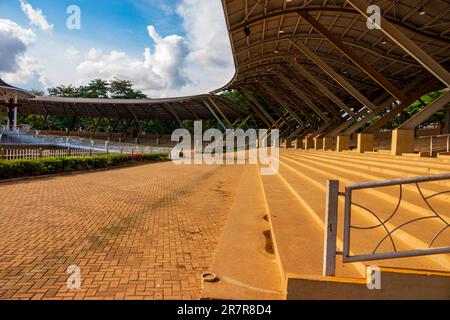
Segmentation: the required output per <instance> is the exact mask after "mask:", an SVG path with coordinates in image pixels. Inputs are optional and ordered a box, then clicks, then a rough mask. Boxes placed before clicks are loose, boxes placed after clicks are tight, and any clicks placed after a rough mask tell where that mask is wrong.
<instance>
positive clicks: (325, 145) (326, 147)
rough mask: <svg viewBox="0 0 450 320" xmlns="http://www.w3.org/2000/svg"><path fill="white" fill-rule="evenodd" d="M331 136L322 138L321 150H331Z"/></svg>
mask: <svg viewBox="0 0 450 320" xmlns="http://www.w3.org/2000/svg"><path fill="white" fill-rule="evenodd" d="M333 142H334V141H333V138H329V137H326V138H323V150H325V151H327V150H333Z"/></svg>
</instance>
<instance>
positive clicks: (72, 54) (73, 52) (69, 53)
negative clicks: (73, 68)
mask: <svg viewBox="0 0 450 320" xmlns="http://www.w3.org/2000/svg"><path fill="white" fill-rule="evenodd" d="M80 54H81V52H80V51H79V50H77V49H75V47H74V46H70V47H69V48H67V49H66V51H65V58H66V59H67V60H68V61H69V62H76V61H78V60H79V59H80Z"/></svg>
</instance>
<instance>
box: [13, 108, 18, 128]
mask: <svg viewBox="0 0 450 320" xmlns="http://www.w3.org/2000/svg"><path fill="white" fill-rule="evenodd" d="M17 126H18V124H17V107H14V109H13V128H14V130H16V129H17Z"/></svg>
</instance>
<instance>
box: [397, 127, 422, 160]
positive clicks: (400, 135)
mask: <svg viewBox="0 0 450 320" xmlns="http://www.w3.org/2000/svg"><path fill="white" fill-rule="evenodd" d="M415 142H416V137H415V131H414V130H401V129H395V130H393V131H392V145H391V154H392V155H394V156H401V155H402V154H403V153H414V147H415Z"/></svg>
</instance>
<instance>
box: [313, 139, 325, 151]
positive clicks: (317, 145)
mask: <svg viewBox="0 0 450 320" xmlns="http://www.w3.org/2000/svg"><path fill="white" fill-rule="evenodd" d="M322 148H323V139H322V138H315V139H314V149H315V150H322Z"/></svg>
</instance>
